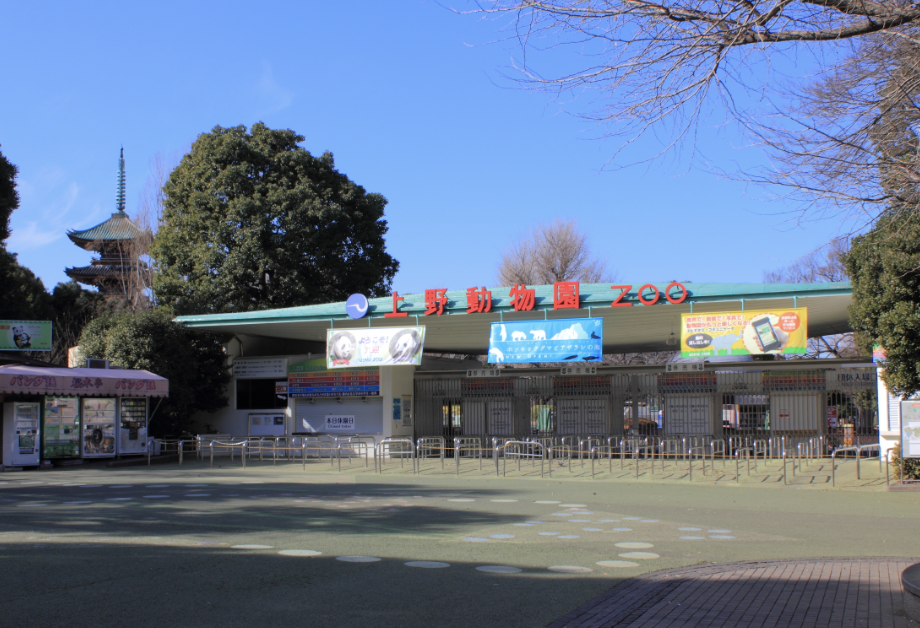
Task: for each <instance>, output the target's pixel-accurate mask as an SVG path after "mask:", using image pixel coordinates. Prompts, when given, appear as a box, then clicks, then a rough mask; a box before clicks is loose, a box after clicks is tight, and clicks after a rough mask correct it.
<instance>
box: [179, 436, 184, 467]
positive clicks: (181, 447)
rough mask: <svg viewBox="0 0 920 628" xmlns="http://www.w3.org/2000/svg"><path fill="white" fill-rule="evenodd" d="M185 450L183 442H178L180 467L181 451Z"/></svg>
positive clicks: (180, 462) (180, 463)
mask: <svg viewBox="0 0 920 628" xmlns="http://www.w3.org/2000/svg"><path fill="white" fill-rule="evenodd" d="M183 449H185V441H182V440H180V441H179V466H180V467H181V466H182V450H183Z"/></svg>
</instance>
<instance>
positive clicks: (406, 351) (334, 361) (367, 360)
mask: <svg viewBox="0 0 920 628" xmlns="http://www.w3.org/2000/svg"><path fill="white" fill-rule="evenodd" d="M424 343H425V326H424V325H422V326H419V327H382V328H370V327H368V328H358V329H328V330H326V366H327V367H328V368H331V369H340V368H349V367H355V366H386V365H389V364H414V365H416V366H418V365H419V364H421V363H422V347H423V345H424Z"/></svg>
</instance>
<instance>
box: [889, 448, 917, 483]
mask: <svg viewBox="0 0 920 628" xmlns="http://www.w3.org/2000/svg"><path fill="white" fill-rule="evenodd" d="M902 461H903V462H904V479H905V480H920V458H901V443H897V444H895V446H894V447H893V448H892V450H891V466H892V473H893V475H894V477H895V479H897V480H900V479H901V462H902Z"/></svg>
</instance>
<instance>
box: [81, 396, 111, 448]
mask: <svg viewBox="0 0 920 628" xmlns="http://www.w3.org/2000/svg"><path fill="white" fill-rule="evenodd" d="M82 414H83V457H84V458H111V457H114V456H115V400H114V399H99V398H96V397H90V398H84V399H83V412H82Z"/></svg>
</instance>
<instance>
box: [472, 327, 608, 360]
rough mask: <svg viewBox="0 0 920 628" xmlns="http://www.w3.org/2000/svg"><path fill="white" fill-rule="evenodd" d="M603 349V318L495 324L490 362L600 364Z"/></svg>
mask: <svg viewBox="0 0 920 628" xmlns="http://www.w3.org/2000/svg"><path fill="white" fill-rule="evenodd" d="M602 346H603V320H602V319H600V318H571V319H553V320H530V321H518V322H509V321H503V322H500V323H499V322H496V323H492V327H491V334H490V336H489V357H488V361H489V362H490V363H492V364H496V363H499V362H504V363H508V364H540V363H545V362H568V363H578V362H594V363H597V362H598V361H600V359H601V349H602Z"/></svg>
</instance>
